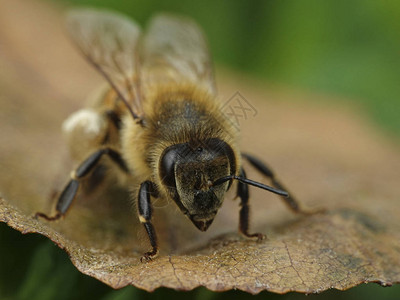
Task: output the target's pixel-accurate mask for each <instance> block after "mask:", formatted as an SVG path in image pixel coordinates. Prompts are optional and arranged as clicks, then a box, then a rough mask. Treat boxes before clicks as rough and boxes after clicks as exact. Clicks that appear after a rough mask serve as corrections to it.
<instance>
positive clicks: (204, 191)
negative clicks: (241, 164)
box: [159, 138, 236, 231]
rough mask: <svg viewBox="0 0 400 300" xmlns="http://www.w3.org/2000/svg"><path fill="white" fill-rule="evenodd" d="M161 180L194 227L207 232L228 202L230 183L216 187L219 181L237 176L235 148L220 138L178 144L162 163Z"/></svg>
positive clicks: (169, 148) (171, 147)
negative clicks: (225, 197)
mask: <svg viewBox="0 0 400 300" xmlns="http://www.w3.org/2000/svg"><path fill="white" fill-rule="evenodd" d="M159 170H160V177H161V181H162V183H163V184H164V186H165V187H166V188H167V190H168V192H169V194H170V195H171V197H172V198H173V199H174V201H175V202H176V203H177V205H178V206H179V208H180V209H181V210H182V212H183V213H184V214H186V215H187V216H188V217H189V219H190V220H191V221H192V222H193V224H194V225H195V226H196V227H197V228H198V229H200V230H201V231H205V230H207V229H208V227H209V226H210V225H211V223H212V221H213V220H214V218H215V215H216V214H217V211H218V209H219V208H220V207H221V205H222V202H223V200H224V196H225V192H226V191H227V189H228V188H229V185H230V182H228V181H227V182H224V183H223V184H219V185H217V186H213V182H214V181H216V180H217V179H218V178H221V177H224V176H229V175H232V174H235V172H236V165H235V160H234V154H233V150H232V148H231V147H230V146H229V145H228V144H227V143H225V142H223V141H222V140H220V139H216V138H213V139H208V140H206V141H202V142H201V143H200V142H196V143H193V142H192V143H182V144H176V145H173V146H170V147H168V148H166V149H165V150H164V152H163V155H162V156H161V160H160V168H159Z"/></svg>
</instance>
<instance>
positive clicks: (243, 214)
mask: <svg viewBox="0 0 400 300" xmlns="http://www.w3.org/2000/svg"><path fill="white" fill-rule="evenodd" d="M240 177H242V178H246V173H245V172H244V170H243V169H241V170H240ZM237 196H238V197H239V198H240V206H241V208H240V212H239V230H240V232H241V233H242V234H244V235H245V236H246V237H249V238H254V237H256V238H257V241H261V240H263V239H265V235H264V234H262V233H249V211H250V207H249V187H248V185H247V184H245V183H242V182H240V181H239V183H238V185H237Z"/></svg>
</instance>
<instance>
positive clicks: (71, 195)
mask: <svg viewBox="0 0 400 300" xmlns="http://www.w3.org/2000/svg"><path fill="white" fill-rule="evenodd" d="M105 154H106V155H108V156H109V157H110V158H111V160H113V161H114V162H115V163H116V164H117V165H118V166H119V167H120V168H121V169H122V170H123V171H124V172H126V173H129V171H128V167H127V166H126V164H125V161H124V160H123V159H122V157H121V155H120V154H119V153H118V152H117V151H115V150H113V149H111V148H103V149H100V150H98V151H96V152H94V153H93V154H92V155H90V156H89V157H88V158H87V159H86V160H84V161H83V163H81V164H80V166H79V167H78V168H77V169H76V170H74V171H73V172H72V173H71V180H70V181H69V182H68V184H67V186H66V187H65V188H64V190H63V191H62V193H61V195H60V197H59V198H58V201H57V206H56V214H55V215H54V216H48V215H46V214H44V213H41V212H38V213H36V214H35V218H37V217H41V218H44V219H46V220H47V221H55V220H58V219H60V218H61V217H62V216H64V215H65V214H66V213H67V211H68V209H69V208H70V206H71V204H72V202H73V200H74V199H75V197H76V194H77V192H78V189H79V186H80V181H81V180H82V179H83V178H84V177H85V176H86V175H88V174H89V173H90V171H92V170H93V169H94V167H95V166H96V165H97V164H98V162H99V161H100V158H101V157H102V156H103V155H105Z"/></svg>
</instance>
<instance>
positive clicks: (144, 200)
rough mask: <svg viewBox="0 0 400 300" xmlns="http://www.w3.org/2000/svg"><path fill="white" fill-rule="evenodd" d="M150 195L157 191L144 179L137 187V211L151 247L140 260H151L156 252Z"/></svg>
mask: <svg viewBox="0 0 400 300" xmlns="http://www.w3.org/2000/svg"><path fill="white" fill-rule="evenodd" d="M150 196H155V197H156V196H157V192H156V190H155V188H154V184H153V183H152V182H151V181H145V182H143V183H142V184H141V185H140V189H139V195H138V212H139V220H140V222H141V223H142V224H143V226H144V228H145V229H146V232H147V235H148V236H149V240H150V245H151V247H152V249H151V250H150V251H148V252H146V253H145V254H144V255H143V257H142V258H141V259H140V260H141V261H142V262H148V261H151V260H152V259H153V258H154V257H156V256H157V254H158V244H157V235H156V231H155V230H154V226H153V224H152V223H151V217H152V215H153V208H152V206H151V197H150Z"/></svg>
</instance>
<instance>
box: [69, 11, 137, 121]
mask: <svg viewBox="0 0 400 300" xmlns="http://www.w3.org/2000/svg"><path fill="white" fill-rule="evenodd" d="M67 28H68V31H69V33H70V35H71V37H72V39H73V41H74V42H75V43H76V44H77V46H78V47H79V49H80V50H81V51H82V53H83V54H84V56H85V57H86V58H87V60H88V61H89V62H90V63H92V64H93V65H94V66H95V67H96V69H98V71H99V72H100V73H101V74H102V75H103V76H104V77H105V79H106V80H107V81H108V82H109V83H110V84H111V86H112V87H113V88H114V89H115V91H116V92H117V94H118V96H119V97H120V98H121V100H122V101H124V102H125V103H126V105H127V107H128V109H129V110H130V112H131V113H132V115H133V117H134V118H140V117H141V116H142V112H143V111H142V105H141V99H140V92H139V90H138V88H139V85H138V82H137V81H138V79H137V78H138V75H137V51H136V49H137V41H138V38H139V36H140V28H139V26H138V25H137V24H135V23H134V22H133V21H132V20H130V19H129V18H127V17H125V16H123V15H121V14H118V13H113V12H109V11H102V10H95V9H77V10H72V11H70V12H69V13H68V15H67Z"/></svg>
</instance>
